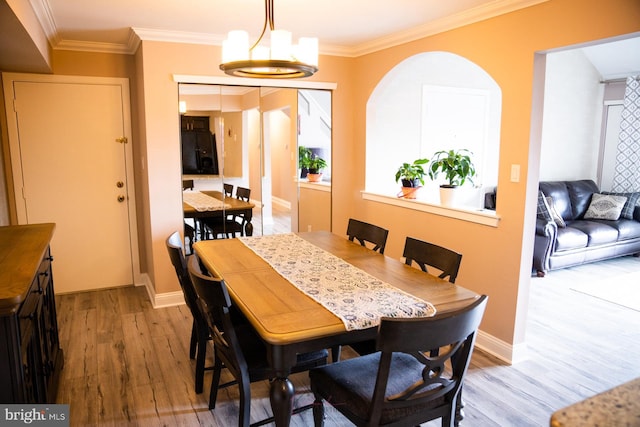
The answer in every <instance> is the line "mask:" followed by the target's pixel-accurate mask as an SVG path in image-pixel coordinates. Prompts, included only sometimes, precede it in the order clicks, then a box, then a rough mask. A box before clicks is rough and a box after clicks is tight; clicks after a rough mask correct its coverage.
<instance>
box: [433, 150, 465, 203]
mask: <svg viewBox="0 0 640 427" xmlns="http://www.w3.org/2000/svg"><path fill="white" fill-rule="evenodd" d="M472 155H473V153H471V151H469V150H467V149H464V148H462V149H459V150H441V151H438V152H436V153H435V154H434V155H433V158H432V159H431V165H429V177H430V178H431V179H432V180H435V179H436V178H437V177H438V176H439V175H440V174H444V176H445V180H446V182H447V183H446V184H441V185H440V202H441V203H442V204H443V205H445V206H451V205H453V204H455V203H454V195H455V193H454V190H455V189H456V188H458V187H459V186H462V185H464V183H465V182H467V181H469V182H471V183H473V177H474V176H475V174H476V168H475V166H474V165H473V161H472V159H471V156H472Z"/></svg>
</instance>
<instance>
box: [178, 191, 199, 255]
mask: <svg viewBox="0 0 640 427" xmlns="http://www.w3.org/2000/svg"><path fill="white" fill-rule="evenodd" d="M194 188H195V186H194V181H193V180H192V179H183V180H182V191H187V190H191V191H193V189H194ZM200 231H201V225H200V224H199V223H198V220H197V219H195V218H194V219H187V218H185V220H184V237H185V239H187V240H188V241H189V244H188V245H187V248H186V249H187V250H188V253H193V244H194V243H195V242H196V240H197V239H198V236H199V234H200Z"/></svg>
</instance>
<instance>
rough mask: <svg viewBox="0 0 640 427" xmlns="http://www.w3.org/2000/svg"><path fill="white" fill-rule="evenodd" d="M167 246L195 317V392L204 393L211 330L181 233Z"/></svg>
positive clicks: (192, 350)
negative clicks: (197, 294)
mask: <svg viewBox="0 0 640 427" xmlns="http://www.w3.org/2000/svg"><path fill="white" fill-rule="evenodd" d="M166 245H167V250H168V251H169V258H171V264H173V268H174V269H175V270H176V275H177V276H178V281H179V282H180V288H181V289H182V294H183V295H184V301H185V302H186V304H187V307H188V308H189V311H191V316H192V317H193V324H192V326H191V340H190V344H189V357H190V358H191V359H193V358H194V357H195V358H196V374H195V390H196V393H202V387H203V379H204V371H205V369H206V368H205V358H206V351H207V342H208V341H209V328H208V326H207V321H206V318H205V316H204V314H203V313H202V311H200V308H199V306H198V304H197V296H196V291H195V288H194V287H193V284H192V283H191V278H190V277H189V272H188V271H187V262H186V259H185V256H184V252H183V247H182V240H181V239H180V233H178V232H177V231H175V232H173V233H172V234H171V235H170V236H169V237H168V238H167V240H166ZM196 352H197V356H196Z"/></svg>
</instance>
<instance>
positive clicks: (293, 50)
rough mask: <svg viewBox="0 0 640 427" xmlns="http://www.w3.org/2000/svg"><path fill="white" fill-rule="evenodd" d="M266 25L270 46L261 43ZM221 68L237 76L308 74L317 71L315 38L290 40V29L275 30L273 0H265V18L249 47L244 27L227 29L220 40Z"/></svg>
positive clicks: (287, 76) (260, 76) (281, 76)
mask: <svg viewBox="0 0 640 427" xmlns="http://www.w3.org/2000/svg"><path fill="white" fill-rule="evenodd" d="M267 25H268V26H269V30H270V34H271V40H270V41H271V46H270V48H269V47H266V46H264V45H261V44H260V42H261V41H262V39H263V37H264V35H265V32H266V30H267ZM220 69H221V70H222V71H224V72H225V73H226V74H229V75H232V76H236V77H254V78H272V79H291V78H299V77H309V76H311V75H313V74H314V73H315V72H316V71H318V39H317V38H313V37H301V38H300V39H299V40H298V44H297V45H294V44H293V43H292V37H291V33H290V32H289V31H285V30H276V29H275V26H274V20H273V0H265V20H264V27H263V28H262V33H261V34H260V37H259V38H258V41H256V42H255V43H254V44H253V46H251V47H249V34H248V33H247V32H246V31H240V30H236V31H230V32H229V34H228V35H227V38H226V39H225V40H224V41H223V42H222V63H221V64H220Z"/></svg>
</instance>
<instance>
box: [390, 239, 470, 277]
mask: <svg viewBox="0 0 640 427" xmlns="http://www.w3.org/2000/svg"><path fill="white" fill-rule="evenodd" d="M402 256H403V257H405V258H406V261H405V263H406V264H407V265H411V263H412V262H415V263H416V264H418V265H419V266H420V268H421V269H422V271H425V272H428V271H427V266H431V267H435V268H437V269H438V270H440V271H441V272H442V273H441V274H440V275H439V276H438V277H440V278H441V279H444V278H446V277H447V276H448V277H449V282H451V283H455V282H456V277H458V270H459V269H460V262H461V261H462V254H459V253H457V252H455V251H452V250H451V249H447V248H443V247H442V246H438V245H434V244H433V243H429V242H425V241H422V240H418V239H414V238H412V237H407V239H406V241H405V244H404V253H403V254H402Z"/></svg>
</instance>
